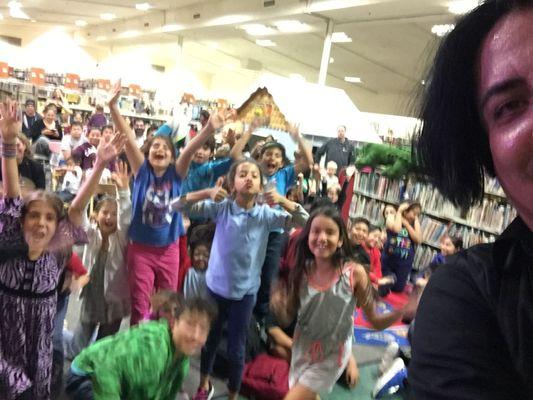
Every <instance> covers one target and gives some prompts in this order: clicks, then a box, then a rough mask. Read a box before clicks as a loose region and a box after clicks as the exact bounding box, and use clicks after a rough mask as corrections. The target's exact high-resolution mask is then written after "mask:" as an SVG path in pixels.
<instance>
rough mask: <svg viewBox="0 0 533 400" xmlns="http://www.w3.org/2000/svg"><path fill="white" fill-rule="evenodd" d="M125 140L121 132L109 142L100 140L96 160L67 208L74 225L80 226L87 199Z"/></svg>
mask: <svg viewBox="0 0 533 400" xmlns="http://www.w3.org/2000/svg"><path fill="white" fill-rule="evenodd" d="M125 141H126V138H125V136H124V134H123V133H118V134H117V135H115V137H114V138H113V140H112V141H111V142H110V143H105V142H104V141H103V140H102V141H100V145H99V146H98V150H97V152H96V161H95V163H94V167H93V171H92V173H91V174H90V175H89V176H88V177H87V178H86V179H85V182H84V183H83V185H82V186H81V188H80V190H79V192H78V194H77V195H76V197H75V198H74V200H72V204H71V205H70V208H69V210H68V217H69V220H70V222H71V223H72V224H73V225H74V226H80V225H81V224H82V222H83V213H84V212H85V207H87V204H88V203H89V200H90V199H91V197H92V196H93V195H94V193H95V192H96V188H97V187H98V183H99V182H100V177H101V176H102V172H103V171H104V169H105V168H106V166H107V165H108V164H109V162H110V161H112V160H114V159H116V158H117V156H118V155H119V154H120V152H121V151H122V147H123V146H124V142H125Z"/></svg>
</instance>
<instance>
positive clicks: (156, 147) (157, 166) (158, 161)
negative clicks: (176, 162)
mask: <svg viewBox="0 0 533 400" xmlns="http://www.w3.org/2000/svg"><path fill="white" fill-rule="evenodd" d="M172 151H173V149H172V148H170V147H169V144H168V142H167V141H166V140H165V139H163V138H162V137H156V138H155V139H154V140H153V141H152V143H151V145H150V150H149V151H148V161H149V162H150V165H151V166H152V168H153V169H154V170H155V171H165V170H166V169H167V168H168V166H169V165H170V163H171V161H172Z"/></svg>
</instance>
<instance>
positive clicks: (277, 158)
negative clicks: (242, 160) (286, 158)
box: [261, 147, 283, 176]
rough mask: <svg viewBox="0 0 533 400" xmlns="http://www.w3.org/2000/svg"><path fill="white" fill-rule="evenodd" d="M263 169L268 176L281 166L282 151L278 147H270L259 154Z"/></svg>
mask: <svg viewBox="0 0 533 400" xmlns="http://www.w3.org/2000/svg"><path fill="white" fill-rule="evenodd" d="M261 164H262V165H263V170H264V171H265V172H266V174H267V175H268V176H272V175H274V174H275V173H276V172H278V170H279V169H280V168H281V167H282V166H283V152H282V151H281V149H280V148H278V147H271V148H269V149H267V150H265V152H264V153H263V155H262V156H261Z"/></svg>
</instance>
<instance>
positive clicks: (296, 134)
mask: <svg viewBox="0 0 533 400" xmlns="http://www.w3.org/2000/svg"><path fill="white" fill-rule="evenodd" d="M285 129H286V130H287V132H289V135H291V138H292V140H294V141H295V142H297V141H298V139H299V138H300V124H287V125H286V127H285Z"/></svg>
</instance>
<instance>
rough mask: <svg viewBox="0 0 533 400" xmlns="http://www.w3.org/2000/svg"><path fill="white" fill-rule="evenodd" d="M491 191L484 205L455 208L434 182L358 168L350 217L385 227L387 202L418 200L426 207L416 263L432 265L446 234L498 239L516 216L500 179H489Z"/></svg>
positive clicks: (467, 242) (468, 241)
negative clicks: (386, 175)
mask: <svg viewBox="0 0 533 400" xmlns="http://www.w3.org/2000/svg"><path fill="white" fill-rule="evenodd" d="M485 189H486V191H487V193H486V196H485V198H484V199H483V201H482V202H481V204H478V205H475V206H473V207H471V208H470V209H468V210H461V209H459V208H457V207H455V206H454V205H453V204H452V203H451V202H449V201H447V200H445V199H444V197H443V196H442V195H441V194H440V193H439V192H438V190H436V189H435V188H434V187H433V186H432V185H430V184H427V183H421V182H413V181H410V180H409V181H406V182H405V181H402V180H390V179H387V178H385V177H383V176H381V175H380V174H377V173H374V172H372V173H363V172H361V171H356V172H355V175H354V193H353V200H352V204H351V208H350V217H351V218H354V217H365V218H367V219H368V220H369V221H370V222H371V223H372V224H375V225H378V226H383V225H384V220H383V209H384V208H385V205H387V204H393V205H396V206H397V205H399V204H400V202H401V201H403V200H408V199H410V200H416V201H418V202H420V204H421V206H422V215H421V217H420V225H421V229H422V240H423V241H422V244H421V245H420V246H418V248H417V251H416V254H415V261H414V266H415V268H417V269H418V268H420V267H422V266H425V265H427V264H429V262H430V261H431V260H432V258H433V257H434V256H435V254H436V253H437V251H438V249H439V241H440V239H441V237H442V236H443V235H444V234H446V233H447V234H450V235H454V236H460V237H462V238H463V242H464V246H465V247H470V246H473V245H475V244H478V243H490V242H493V241H494V240H496V236H497V235H499V234H500V233H501V232H502V231H503V230H504V229H505V228H506V227H507V225H509V224H510V223H511V221H512V220H513V219H514V218H515V217H516V210H515V209H514V208H513V207H512V206H511V205H510V204H509V203H508V201H507V199H506V198H505V194H504V193H503V190H502V188H501V186H500V184H499V183H498V181H497V180H496V179H486V182H485Z"/></svg>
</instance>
